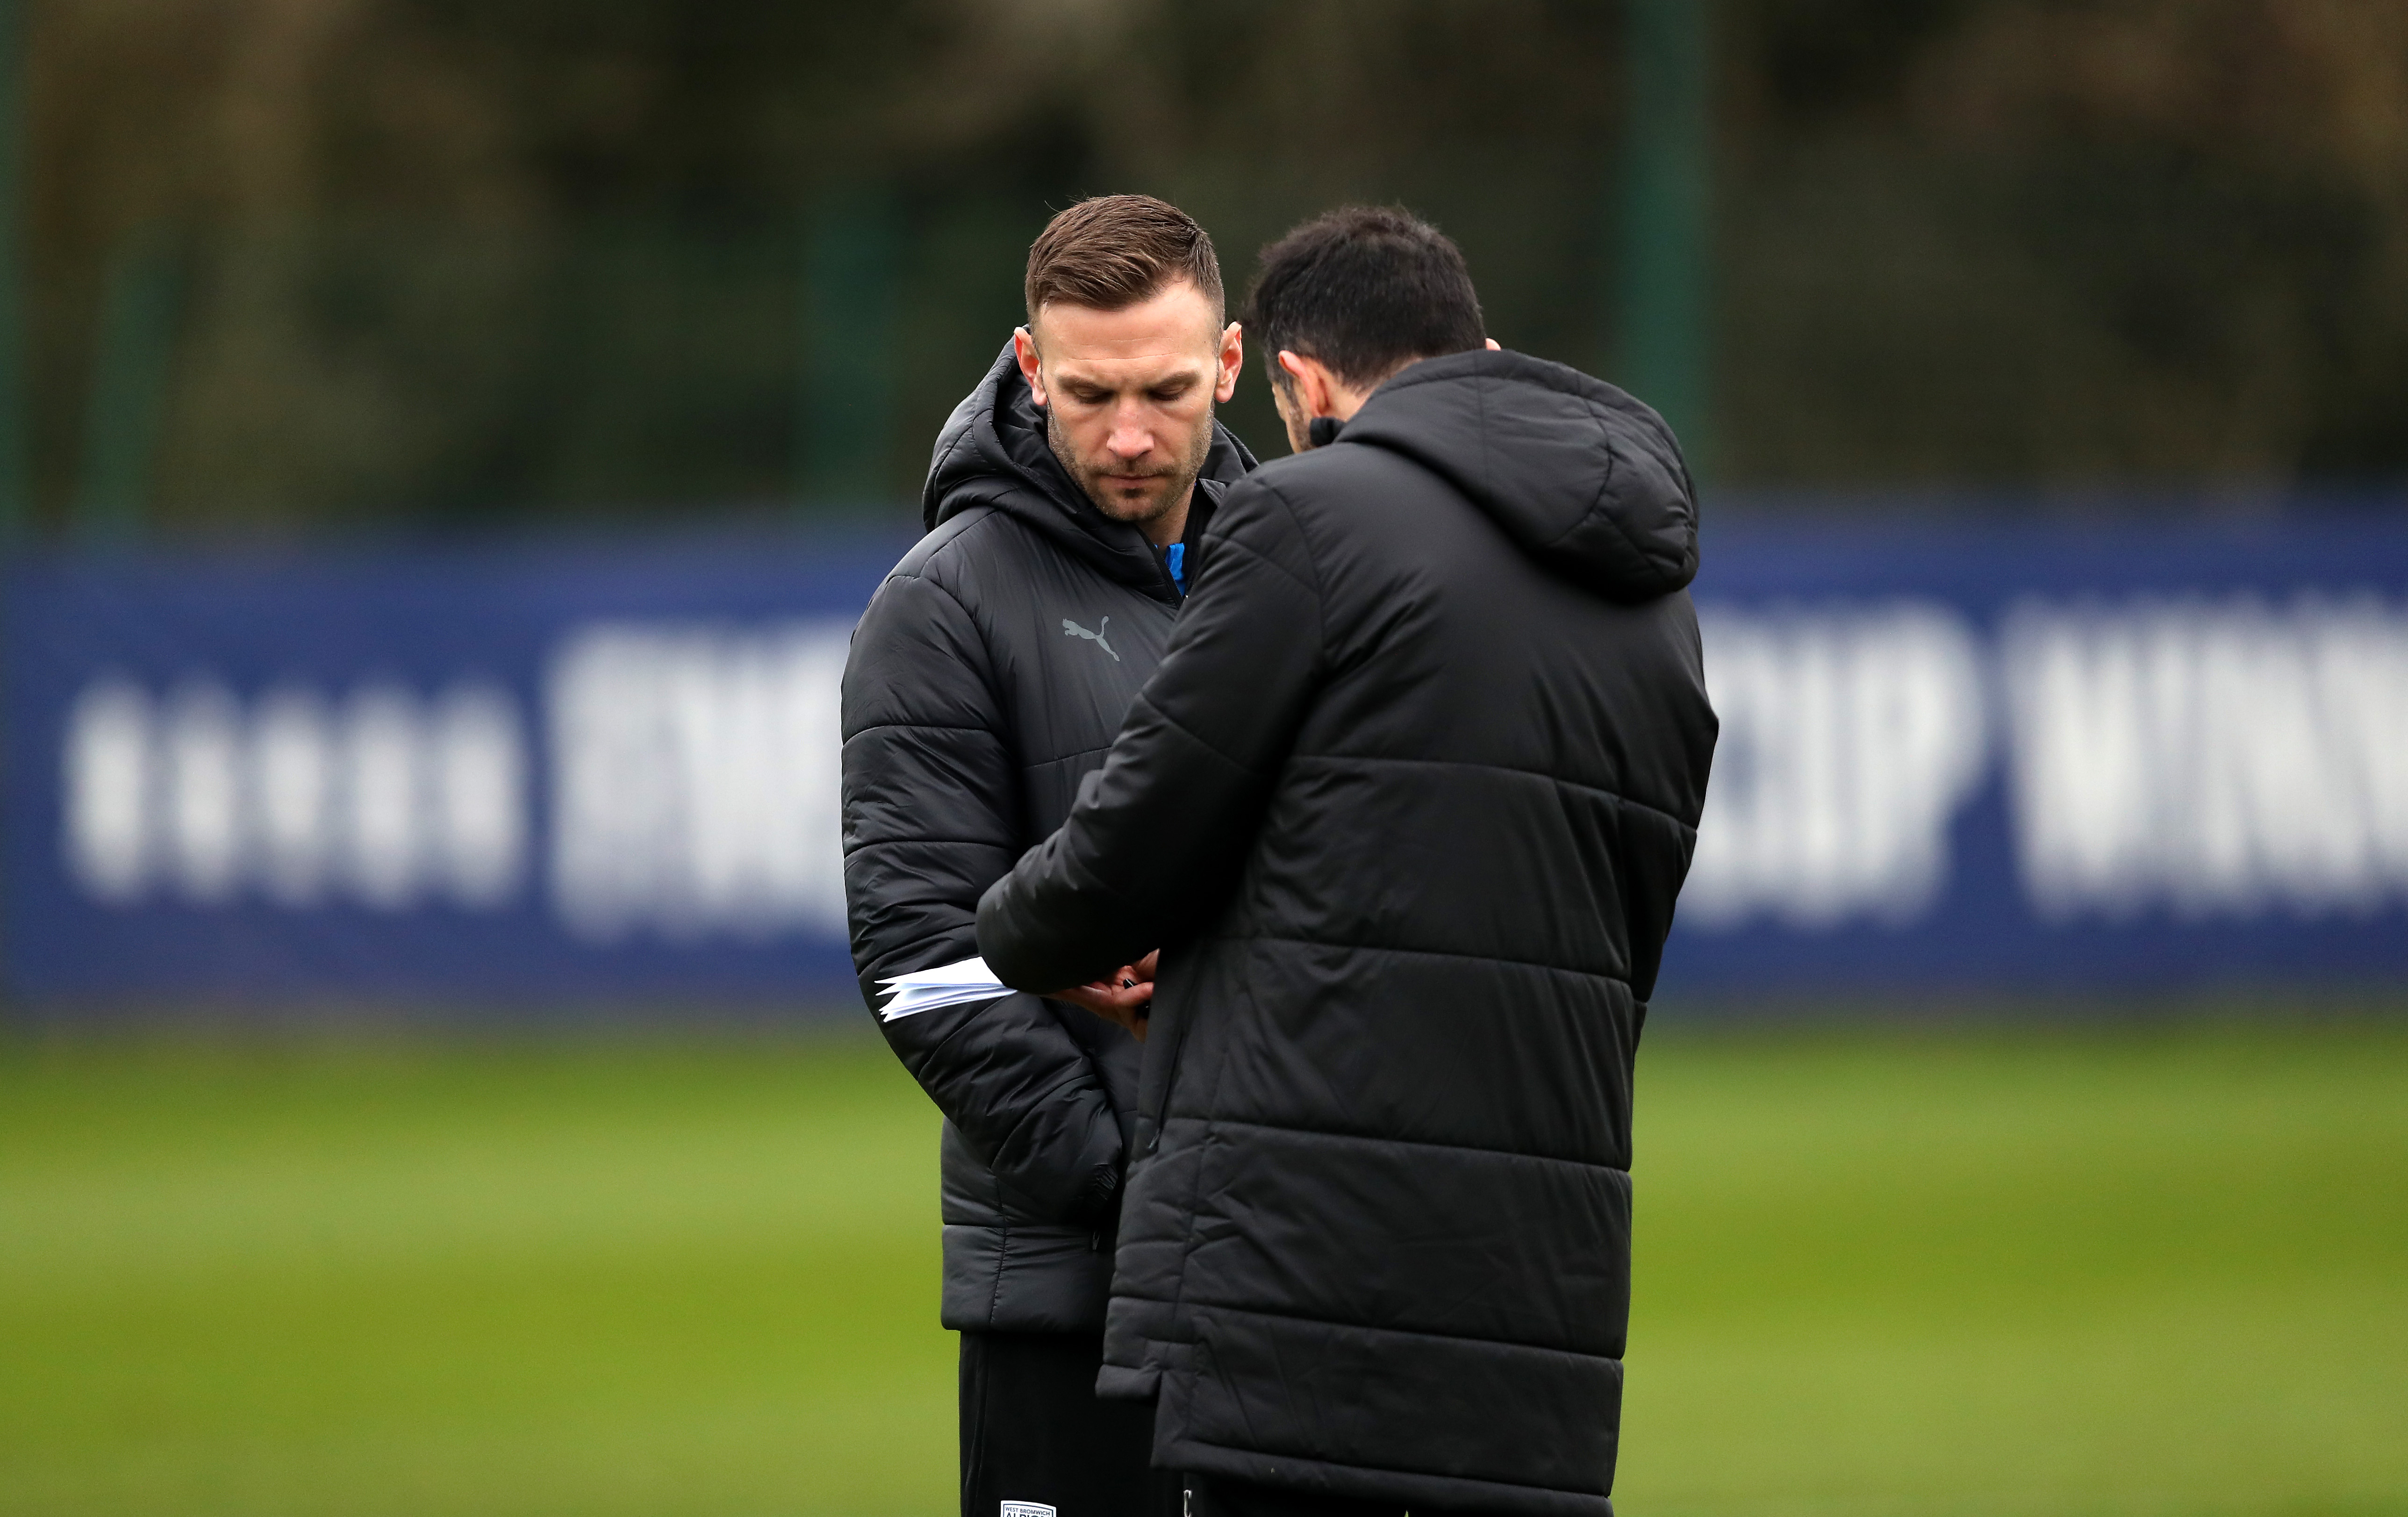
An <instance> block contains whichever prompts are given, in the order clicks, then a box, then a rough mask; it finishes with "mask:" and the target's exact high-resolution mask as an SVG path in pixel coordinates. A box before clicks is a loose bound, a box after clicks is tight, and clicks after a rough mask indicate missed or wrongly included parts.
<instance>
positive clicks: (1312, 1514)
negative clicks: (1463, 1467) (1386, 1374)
mask: <svg viewBox="0 0 2408 1517" xmlns="http://www.w3.org/2000/svg"><path fill="white" fill-rule="evenodd" d="M1182 1483H1183V1487H1184V1490H1183V1498H1184V1505H1185V1513H1186V1517H1405V1509H1404V1507H1403V1506H1402V1505H1401V1504H1400V1503H1398V1502H1392V1501H1364V1500H1359V1499H1357V1498H1355V1497H1354V1496H1316V1495H1314V1494H1313V1493H1312V1492H1309V1491H1287V1490H1282V1489H1280V1488H1278V1487H1276V1486H1270V1485H1256V1484H1254V1482H1253V1481H1233V1480H1227V1479H1225V1478H1223V1477H1222V1476H1219V1475H1190V1476H1188V1477H1187V1478H1186V1479H1185V1480H1184V1481H1183V1482H1182ZM1415 1510H1416V1517H1422V1514H1425V1513H1426V1517H1470V1514H1469V1513H1464V1514H1455V1513H1443V1514H1442V1513H1441V1512H1439V1511H1438V1510H1435V1509H1421V1508H1417V1509H1415Z"/></svg>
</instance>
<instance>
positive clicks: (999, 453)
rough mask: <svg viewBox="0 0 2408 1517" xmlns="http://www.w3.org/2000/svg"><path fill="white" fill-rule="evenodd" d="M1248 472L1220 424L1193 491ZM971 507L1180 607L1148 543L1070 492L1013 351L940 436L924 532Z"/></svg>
mask: <svg viewBox="0 0 2408 1517" xmlns="http://www.w3.org/2000/svg"><path fill="white" fill-rule="evenodd" d="M1253 469H1254V454H1253V453H1251V452H1249V451H1247V450H1246V445H1245V444H1244V443H1242V442H1240V441H1239V440H1238V436H1237V434H1235V433H1233V432H1231V431H1230V430H1229V429H1228V428H1227V427H1225V426H1223V425H1222V424H1221V423H1220V422H1219V421H1217V420H1216V421H1214V422H1213V423H1212V450H1211V452H1209V453H1208V454H1206V455H1205V459H1204V473H1203V476H1202V477H1201V478H1200V479H1197V486H1196V487H1197V489H1198V490H1211V491H1214V492H1217V491H1220V490H1225V489H1226V488H1227V487H1228V486H1230V485H1232V484H1234V483H1236V482H1237V481H1238V480H1240V479H1244V478H1245V477H1246V475H1247V474H1248V473H1250V472H1251V471H1252V470H1253ZM972 506H992V507H994V508H996V509H997V510H1001V511H1004V512H1007V513H1009V514H1010V515H1011V516H1012V517H1014V518H1016V519H1018V520H1019V521H1021V522H1025V523H1027V524H1028V525H1029V526H1031V527H1033V528H1035V529H1036V530H1037V531H1039V532H1041V533H1043V534H1044V535H1045V536H1046V537H1049V538H1051V539H1053V541H1054V543H1055V544H1056V545H1057V546H1058V547H1060V548H1061V549H1062V550H1063V551H1066V552H1068V553H1070V554H1073V555H1074V556H1076V557H1078V558H1081V559H1083V560H1085V561H1086V562H1087V563H1089V564H1092V565H1095V566H1096V567H1097V569H1100V570H1101V571H1102V572H1104V573H1105V574H1107V575H1110V576H1111V577H1112V578H1113V579H1115V580H1121V581H1122V582H1123V583H1125V584H1131V585H1136V586H1138V587H1140V588H1141V589H1143V590H1145V591H1147V592H1148V593H1149V594H1154V595H1155V596H1157V597H1158V598H1160V599H1164V600H1168V601H1171V602H1174V603H1176V602H1177V600H1178V599H1179V592H1178V590H1177V589H1176V587H1174V586H1173V585H1172V584H1171V582H1170V580H1169V576H1168V572H1167V571H1166V570H1165V569H1164V568H1163V566H1162V561H1161V559H1160V558H1159V557H1158V556H1157V555H1156V554H1155V552H1154V545H1153V544H1151V543H1149V542H1148V541H1146V538H1145V534H1144V533H1142V532H1140V531H1139V530H1138V529H1137V528H1136V527H1134V526H1132V525H1130V524H1129V523H1128V522H1115V521H1113V520H1112V519H1111V517H1109V516H1106V515H1105V514H1104V513H1103V512H1102V511H1100V510H1097V508H1096V504H1095V502H1094V501H1091V500H1089V499H1088V498H1087V496H1086V494H1085V493H1084V492H1083V491H1082V490H1080V489H1079V487H1078V486H1077V485H1075V484H1073V483H1071V482H1070V476H1069V475H1068V473H1066V472H1064V470H1063V468H1062V465H1061V461H1060V460H1058V459H1056V458H1055V457H1054V450H1053V449H1052V448H1051V447H1050V446H1048V444H1047V443H1046V440H1045V417H1044V414H1043V413H1042V412H1041V411H1039V409H1038V408H1037V405H1036V403H1035V402H1034V401H1032V400H1031V399H1030V398H1029V396H1028V384H1027V381H1026V380H1025V379H1022V378H1021V376H1020V363H1019V360H1018V359H1017V358H1016V357H1015V356H1014V355H1013V353H1012V350H1011V343H1009V342H1007V343H1005V344H1004V345H1003V351H1002V352H1001V353H999V354H998V355H996V361H995V365H994V366H993V367H991V368H989V369H988V370H987V372H986V378H984V379H981V380H980V381H979V383H978V387H977V388H976V389H974V390H972V391H971V392H970V393H969V394H968V395H967V396H965V397H963V400H962V403H961V404H960V405H958V406H956V407H954V408H953V415H952V416H951V417H949V418H947V419H946V422H945V425H944V429H943V430H942V431H940V432H939V433H938V435H937V449H936V453H935V456H934V457H933V458H932V459H931V460H930V461H929V464H928V482H927V484H926V485H925V487H924V488H923V489H922V490H921V493H920V519H921V524H922V525H923V526H924V527H925V528H926V529H928V530H930V531H934V530H935V529H936V527H937V525H938V524H939V522H944V521H945V520H947V519H948V518H950V517H953V516H956V515H958V514H960V513H961V512H962V511H965V510H967V509H968V508H970V507H972Z"/></svg>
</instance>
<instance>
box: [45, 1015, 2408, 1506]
mask: <svg viewBox="0 0 2408 1517" xmlns="http://www.w3.org/2000/svg"><path fill="white" fill-rule="evenodd" d="M1662 1020H1667V1021H1670V1020H1671V1019H1670V1018H1665V1019H1662ZM1640 1092H1641V1095H1640V1103H1641V1104H1640V1155H1639V1160H1640V1162H1639V1171H1638V1187H1639V1189H1638V1195H1639V1224H1638V1225H1639V1234H1638V1237H1639V1255H1638V1281H1637V1304H1636V1309H1635V1317H1634V1326H1633V1337H1632V1345H1631V1351H1630V1360H1629V1393H1628V1409H1627V1424H1626V1441H1625V1453H1624V1461H1623V1475H1622V1481H1621V1486H1620V1489H1619V1490H1618V1491H1617V1493H1616V1495H1617V1496H1618V1497H1619V1498H1620V1505H1621V1506H1622V1508H1623V1510H1625V1511H1627V1513H1629V1514H1631V1517H1723V1514H1732V1517H1737V1514H1786V1513H1797V1514H1800V1517H1805V1514H1824V1513H1828V1514H1832V1517H1850V1514H1860V1513H1861V1514H1882V1517H1890V1514H1896V1517H1924V1514H1951V1513H1967V1514H1981V1517H1992V1514H1996V1517H2021V1514H2026V1513H2028V1514H2032V1517H2043V1514H2046V1517H2057V1514H2071V1517H2080V1514H2166V1517H2172V1514H2175V1513H2181V1514H2185V1517H2216V1514H2225V1513H2232V1514H2242V1513H2247V1514H2265V1517H2277V1514H2280V1517H2310V1514H2346V1517H2372V1514H2375V1513H2408V1027H2403V1026H2402V1025H2401V1024H2400V1023H2397V1022H2393V1023H2387V1024H2386V1023H2300V1022H2288V1023H2273V1022H2261V1023H2257V1024H2255V1025H2254V1026H2249V1027H2235V1026H2204V1025H2198V1024H2193V1025H2188V1026H2181V1027H2167V1026H2160V1027H2157V1028H2153V1029H2124V1030H2119V1031H2111V1032H2100V1033H2080V1032H2068V1031H2064V1030H2061V1029H2060V1030H2057V1031H2020V1032H2010V1031H2000V1030H1997V1029H1995V1028H1994V1029H1990V1030H1978V1029H1975V1030H1967V1029H1957V1030H1949V1031H1933V1032H1922V1033H1914V1034H1905V1033H1890V1034H1875V1033H1869V1032H1864V1031H1857V1032H1851V1033H1839V1034H1832V1033H1823V1034H1813V1035H1808V1034H1802V1033H1791V1034H1768V1033H1756V1034H1748V1035H1740V1034H1728V1035H1717V1036H1713V1037H1696V1036H1693V1037H1678V1036H1667V1035H1665V1034H1664V1033H1662V1032H1660V1031H1659V1032H1658V1033H1657V1034H1656V1035H1654V1036H1652V1037H1651V1039H1650V1042H1649V1046H1648V1048H1647V1050H1646V1052H1645V1053H1644V1054H1643V1055H1642V1056H1641V1070H1640ZM936 1129H937V1123H936V1119H935V1116H934V1114H933V1112H932V1111H931V1109H929V1107H928V1105H927V1103H926V1102H925V1099H924V1098H922V1097H921V1096H920V1095H919V1094H918V1092H917V1091H916V1090H915V1089H914V1088H913V1087H912V1086H911V1084H910V1081H908V1080H907V1079H906V1078H905V1077H904V1076H903V1075H902V1074H901V1072H900V1071H899V1070H898V1069H897V1068H896V1066H894V1064H893V1061H892V1060H891V1059H890V1058H889V1057H888V1056H887V1055H886V1054H885V1052H883V1050H882V1049H881V1048H880V1047H878V1046H877V1045H876V1044H875V1043H874V1042H871V1041H869V1040H867V1038H845V1037H834V1036H825V1037H819V1038H792V1039H784V1040H779V1039H770V1038H753V1039H748V1038H738V1037H733V1036H730V1037H723V1038H686V1039H670V1038H638V1037H629V1036H620V1037H615V1038H585V1039H581V1040H568V1039H563V1040H559V1041H553V1042H539V1041H535V1040H523V1041H491V1040H483V1041H480V1040H476V1039H470V1038H435V1037H431V1036H430V1037H417V1038H393V1039H388V1040H384V1041H380V1042H378V1041H366V1042H362V1041H353V1042H351V1043H333V1044H329V1043H315V1042H308V1041H292V1042H285V1043H274V1042H266V1041H259V1040H252V1041H249V1042H236V1043H217V1044H209V1043H204V1042H197V1041H176V1040H172V1039H163V1038H128V1039H118V1040H78V1041H69V1040H60V1039H47V1040H28V1039H25V1038H16V1039H14V1040H7V1041H0V1513H5V1514H6V1517H83V1514H94V1513H110V1514H121V1513H122V1514H141V1517H152V1514H158V1517H169V1514H172V1517H217V1514H236V1513H239V1514H244V1517H254V1514H296V1517H298V1514H315V1513H357V1514H363V1517H366V1514H378V1517H384V1514H390V1517H447V1514H468V1513H479V1514H495V1517H505V1514H507V1517H538V1514H553V1513H557V1514H562V1517H568V1514H578V1517H639V1514H640V1517H669V1514H688V1513H692V1514H696V1517H701V1514H710V1517H756V1514H757V1517H767V1514H771V1513H832V1514H853V1513H858V1514H865V1517H866V1514H877V1513H903V1512H911V1513H928V1514H933V1513H942V1512H946V1511H949V1510H952V1508H953V1494H952V1483H953V1447H952V1438H953V1421H952V1417H953V1412H952V1396H953V1342H952V1339H951V1338H950V1337H949V1336H948V1335H947V1334H945V1333H943V1332H941V1331H940V1330H939V1328H938V1327H937V1325H936V1291H937V1237H936V1184H935V1163H936Z"/></svg>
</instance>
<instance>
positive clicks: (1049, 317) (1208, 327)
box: [1030, 279, 1221, 367]
mask: <svg viewBox="0 0 2408 1517" xmlns="http://www.w3.org/2000/svg"><path fill="white" fill-rule="evenodd" d="M1030 335H1031V336H1035V337H1036V339H1037V346H1038V351H1039V352H1040V353H1041V354H1043V356H1044V359H1045V361H1046V363H1048V364H1049V365H1062V364H1077V365H1081V366H1082V367H1085V366H1102V365H1121V364H1140V363H1149V362H1164V361H1169V362H1180V363H1184V362H1189V361H1193V360H1198V359H1204V360H1209V359H1210V358H1211V356H1212V355H1213V354H1214V353H1215V352H1217V351H1219V349H1220V336H1221V323H1220V319H1219V313H1217V312H1216V311H1214V310H1213V309H1212V305H1211V302H1210V301H1208V300H1206V299H1205V298H1204V293H1203V292H1202V291H1200V290H1198V289H1197V288H1196V285H1195V283H1194V281H1192V280H1188V279H1179V280H1175V281H1173V282H1172V283H1170V284H1168V285H1167V286H1165V287H1164V288H1163V289H1161V290H1159V291H1157V292H1155V293H1154V294H1153V295H1151V296H1149V297H1147V298H1146V299H1144V300H1141V301H1139V302H1138V303H1137V304H1136V305H1134V306H1127V307H1124V308H1121V309H1119V310H1097V309H1095V308H1093V307H1090V306H1072V305H1068V304H1065V303H1063V302H1061V301H1047V302H1046V303H1045V304H1044V305H1043V306H1041V307H1039V308H1038V312H1037V320H1036V321H1035V322H1031V323H1030Z"/></svg>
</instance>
